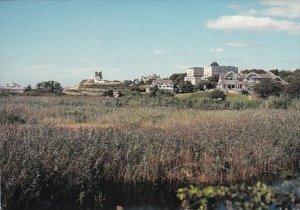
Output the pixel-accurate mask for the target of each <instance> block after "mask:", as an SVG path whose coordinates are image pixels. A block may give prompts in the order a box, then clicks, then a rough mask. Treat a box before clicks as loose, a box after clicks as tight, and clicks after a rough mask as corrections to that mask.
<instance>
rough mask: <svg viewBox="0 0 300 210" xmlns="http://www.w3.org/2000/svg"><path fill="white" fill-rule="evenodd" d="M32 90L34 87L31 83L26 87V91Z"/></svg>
mask: <svg viewBox="0 0 300 210" xmlns="http://www.w3.org/2000/svg"><path fill="white" fill-rule="evenodd" d="M31 91H32V87H31V85H28V86H27V87H25V89H24V92H31Z"/></svg>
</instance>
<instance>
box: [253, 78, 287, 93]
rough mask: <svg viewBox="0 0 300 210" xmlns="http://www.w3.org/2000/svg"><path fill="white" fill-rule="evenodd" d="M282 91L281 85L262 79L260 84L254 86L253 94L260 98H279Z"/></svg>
mask: <svg viewBox="0 0 300 210" xmlns="http://www.w3.org/2000/svg"><path fill="white" fill-rule="evenodd" d="M282 90H283V86H282V84H281V83H279V82H278V81H275V80H272V79H262V80H261V82H260V83H258V84H256V85H254V92H255V93H256V94H258V95H259V96H260V97H261V98H268V97H269V96H279V95H280V93H281V92H282Z"/></svg>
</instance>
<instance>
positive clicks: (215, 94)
mask: <svg viewBox="0 0 300 210" xmlns="http://www.w3.org/2000/svg"><path fill="white" fill-rule="evenodd" d="M208 97H209V98H211V99H221V100H225V98H226V95H225V93H224V92H223V91H221V90H218V89H217V90H214V91H213V92H211V93H210V94H209V95H208Z"/></svg>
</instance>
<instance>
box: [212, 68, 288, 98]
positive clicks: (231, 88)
mask: <svg viewBox="0 0 300 210" xmlns="http://www.w3.org/2000/svg"><path fill="white" fill-rule="evenodd" d="M262 79H273V80H276V81H278V82H280V83H282V84H288V83H287V82H286V81H284V80H283V79H281V77H279V76H276V75H275V74H273V73H272V72H266V73H264V74H257V73H255V72H250V73H248V74H243V73H235V72H233V71H231V72H227V73H221V74H220V76H219V81H218V83H217V88H218V89H220V90H222V91H226V92H241V91H242V90H245V91H248V92H250V93H251V92H253V87H254V85H255V84H257V83H259V82H261V80H262Z"/></svg>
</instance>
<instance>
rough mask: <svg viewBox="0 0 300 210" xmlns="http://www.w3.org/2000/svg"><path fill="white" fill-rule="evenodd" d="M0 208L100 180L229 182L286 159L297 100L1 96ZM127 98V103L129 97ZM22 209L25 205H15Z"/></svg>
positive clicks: (85, 192) (93, 188)
mask: <svg viewBox="0 0 300 210" xmlns="http://www.w3.org/2000/svg"><path fill="white" fill-rule="evenodd" d="M0 103H1V107H0V115H1V118H0V142H1V157H2V181H3V182H2V190H3V196H4V197H3V201H4V207H6V208H7V209H13V208H18V207H20V205H22V206H26V205H30V204H31V203H32V202H34V201H36V200H37V199H39V197H40V196H41V195H43V194H45V193H47V194H51V196H52V197H51V198H52V199H53V200H56V199H57V200H59V199H63V198H65V197H66V196H67V195H68V194H69V193H70V192H72V194H74V196H75V197H76V198H78V199H79V198H81V199H85V198H87V197H90V196H93V197H94V196H97V195H99V193H100V191H101V187H100V186H101V183H103V182H114V183H137V182H148V183H149V182H150V183H162V182H170V183H171V182H172V183H231V182H235V181H238V180H247V179H249V178H252V177H255V176H258V175H260V174H262V173H265V172H270V171H271V172H277V171H280V170H284V169H287V168H291V167H292V165H293V161H294V160H295V158H296V155H297V152H298V151H299V144H300V142H299V141H300V126H299V121H300V112H299V109H285V110H282V109H251V110H243V111H229V110H219V111H218V110H215V111H205V110H198V109H193V108H187V109H184V108H183V109H178V108H176V107H168V106H158V107H149V106H131V105H130V106H129V105H128V106H125V105H123V106H118V104H117V103H116V99H110V98H100V97H88V96H78V97H71V96H60V97H55V96H52V97H51V96H48V97H1V98H0ZM130 103H131V102H130ZM24 208H25V207H24Z"/></svg>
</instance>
